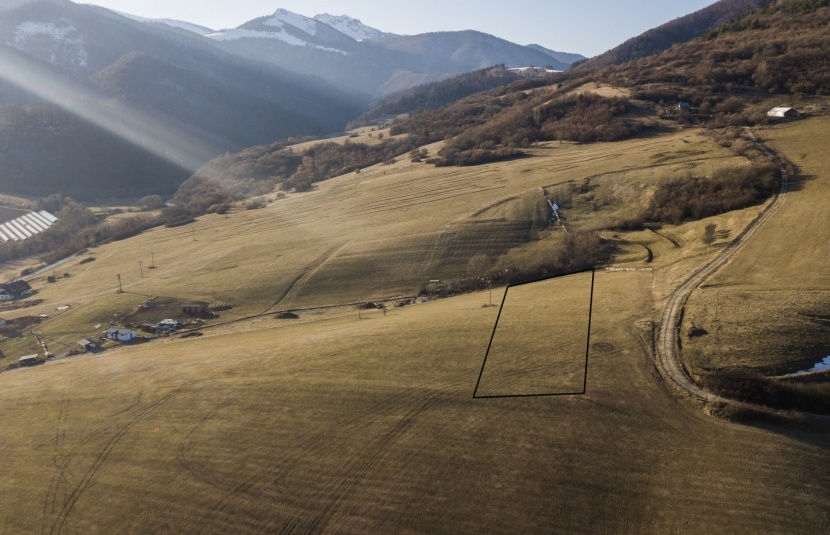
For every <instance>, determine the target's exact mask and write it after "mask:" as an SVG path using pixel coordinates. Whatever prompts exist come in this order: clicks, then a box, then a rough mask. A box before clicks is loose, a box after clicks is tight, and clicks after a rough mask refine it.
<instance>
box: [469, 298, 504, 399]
mask: <svg viewBox="0 0 830 535" xmlns="http://www.w3.org/2000/svg"><path fill="white" fill-rule="evenodd" d="M508 291H510V285H509V284H508V285H507V286H506V287H505V288H504V297H502V298H501V306H500V307H499V315H498V316H496V325H495V327H493V334H491V335H490V343H489V344H487V353H485V354H484V362H482V363H481V371H480V372H478V381H476V388H475V390H473V399H476V397H477V396H476V394H477V393H478V385H480V384H481V377H482V376H483V375H484V367H485V366H487V357H489V356H490V347H491V346H492V345H493V338H495V337H496V329H498V328H499V320H500V319H501V311H502V310H503V309H504V302H505V301H507V292H508Z"/></svg>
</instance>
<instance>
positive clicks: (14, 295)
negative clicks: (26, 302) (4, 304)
mask: <svg viewBox="0 0 830 535" xmlns="http://www.w3.org/2000/svg"><path fill="white" fill-rule="evenodd" d="M31 293H32V287H31V286H29V283H28V282H26V281H14V282H9V283H7V284H0V301H12V300H14V299H20V298H21V297H26V296H28V295H30V294H31Z"/></svg>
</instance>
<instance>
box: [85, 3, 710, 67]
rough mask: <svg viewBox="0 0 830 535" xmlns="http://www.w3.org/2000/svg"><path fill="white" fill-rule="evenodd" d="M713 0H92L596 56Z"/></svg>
mask: <svg viewBox="0 0 830 535" xmlns="http://www.w3.org/2000/svg"><path fill="white" fill-rule="evenodd" d="M714 2H715V0H406V1H398V0H336V1H335V0H97V1H92V2H79V3H91V4H97V5H100V6H104V7H106V8H109V9H114V10H117V11H123V12H126V13H131V14H133V15H139V16H143V17H148V18H172V19H178V20H184V21H187V22H192V23H195V24H199V25H202V26H207V27H209V28H213V29H217V30H218V29H225V28H234V27H236V26H239V25H240V24H242V23H244V22H247V21H249V20H251V19H254V18H256V17H261V16H264V15H270V14H271V13H273V12H274V11H276V10H277V9H278V8H285V9H288V10H290V11H293V12H295V13H299V14H301V15H306V16H308V17H313V16H314V15H316V14H318V13H330V14H332V15H343V14H345V15H349V16H350V17H354V18H357V19H360V20H361V21H362V22H363V23H364V24H368V25H369V26H372V27H375V28H377V29H379V30H383V31H387V32H393V33H398V34H409V35H411V34H417V33H425V32H430V31H442V30H467V29H471V30H479V31H482V32H486V33H489V34H493V35H496V36H498V37H501V38H504V39H507V40H509V41H513V42H515V43H519V44H523V45H526V44H530V43H536V44H540V45H542V46H545V47H548V48H552V49H554V50H559V51H562V52H578V53H580V54H584V55H586V56H595V55H597V54H600V53H602V52H604V51H606V50H608V49H609V48H613V47H614V46H616V45H618V44H620V43H622V42H623V41H625V40H626V39H628V38H630V37H634V36H635V35H639V34H640V33H642V32H644V31H646V30H648V29H650V28H653V27H655V26H658V25H660V24H662V23H664V22H668V21H670V20H672V19H674V18H677V17H680V16H682V15H686V14H688V13H692V12H694V11H697V10H698V9H701V8H703V7H705V6H707V5H710V4H713V3H714Z"/></svg>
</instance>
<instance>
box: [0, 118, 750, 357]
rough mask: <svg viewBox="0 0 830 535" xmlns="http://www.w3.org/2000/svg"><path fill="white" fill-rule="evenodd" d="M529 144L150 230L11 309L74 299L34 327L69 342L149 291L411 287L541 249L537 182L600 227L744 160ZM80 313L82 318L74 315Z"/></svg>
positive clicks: (341, 297)
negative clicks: (569, 196)
mask: <svg viewBox="0 0 830 535" xmlns="http://www.w3.org/2000/svg"><path fill="white" fill-rule="evenodd" d="M533 153H534V156H533V157H532V158H526V159H522V160H517V161H513V162H505V163H500V164H494V165H487V166H480V167H474V168H435V167H433V166H429V165H427V164H423V163H411V162H409V161H401V162H398V163H396V164H395V165H392V166H388V165H378V166H375V167H373V168H370V169H367V170H364V171H363V172H362V173H361V174H350V175H346V176H343V177H339V178H335V179H332V180H329V181H326V182H323V183H321V184H320V185H319V187H318V189H317V190H316V191H313V192H310V193H304V194H292V195H290V196H289V197H288V198H285V199H280V200H275V201H274V202H272V203H270V204H268V205H267V207H266V208H264V209H261V210H240V211H235V212H232V213H231V214H228V215H226V216H224V215H209V216H204V217H202V218H200V220H199V221H198V222H197V223H194V224H191V225H188V226H186V227H178V228H174V229H167V228H156V229H152V230H150V231H148V232H145V233H143V234H142V235H140V236H137V237H135V238H132V239H130V240H127V241H124V242H117V243H114V244H110V245H105V246H102V247H98V248H96V249H93V250H92V251H91V252H90V254H88V255H83V256H81V257H78V258H77V259H76V260H74V261H72V262H70V263H68V264H65V265H62V266H60V267H58V268H56V270H55V272H54V273H45V274H44V275H43V276H42V277H39V278H36V279H35V280H34V281H33V282H32V283H33V285H34V287H35V289H36V290H37V292H38V293H37V295H36V296H35V297H36V299H37V300H38V301H42V302H40V303H39V304H38V305H37V306H32V307H28V308H24V309H18V310H14V311H9V312H8V313H4V314H6V315H7V316H8V317H10V318H14V317H16V316H22V315H27V316H37V315H40V314H48V315H50V316H53V315H55V313H56V310H55V309H56V308H57V307H62V306H65V305H70V306H71V308H70V309H69V310H68V311H67V312H65V313H62V314H63V315H64V316H65V318H63V319H62V321H61V322H58V321H57V320H52V319H51V318H50V319H49V320H47V321H46V322H44V323H43V324H41V325H40V326H39V327H38V331H37V332H38V333H40V334H42V335H43V336H45V337H48V338H50V339H52V340H54V341H55V342H56V343H57V344H59V346H60V347H67V346H72V345H74V344H75V343H76V342H77V340H78V339H80V338H81V337H83V336H87V335H89V334H90V331H89V328H88V327H89V325H90V324H91V325H98V324H101V323H106V322H107V321H109V319H110V318H113V317H116V318H117V317H122V316H124V315H126V314H129V313H130V311H131V310H132V308H133V307H135V306H136V304H137V303H138V302H140V301H141V300H143V299H146V298H149V297H153V296H162V297H167V298H171V299H179V300H181V301H182V302H190V301H204V302H207V303H211V304H217V303H219V304H230V305H233V307H234V308H233V309H232V310H228V311H226V312H223V313H221V315H222V320H229V319H234V318H240V317H247V316H249V315H253V314H264V313H268V312H274V311H277V310H286V309H293V308H308V307H317V306H321V305H331V304H338V303H355V302H360V301H367V300H377V299H381V298H386V297H391V296H405V295H408V296H411V295H414V294H415V293H416V292H417V291H418V290H419V288H421V286H422V285H423V284H425V283H427V282H428V281H430V280H434V279H451V278H455V277H459V276H464V275H466V274H467V269H468V261H469V259H470V256H472V255H473V254H475V253H478V252H481V253H485V254H487V255H488V257H489V258H490V259H491V260H492V261H495V259H497V258H498V257H499V256H500V255H502V254H504V253H505V252H507V251H508V250H509V249H511V248H516V247H521V246H523V245H526V246H529V247H531V248H533V247H535V248H536V249H538V248H539V247H540V244H539V243H530V242H528V240H530V239H532V237H533V234H534V231H533V222H532V217H531V216H530V215H528V209H529V208H528V207H529V206H530V207H532V206H533V205H534V204H538V203H539V202H544V201H543V198H542V196H541V193H540V189H539V188H540V187H542V186H545V187H547V186H556V185H558V184H564V185H568V184H578V185H583V186H584V187H583V188H582V190H581V191H584V193H581V194H578V195H576V196H575V197H574V203H573V204H574V208H573V209H572V210H570V211H568V210H564V211H563V215H565V216H566V217H568V218H569V225H570V226H571V227H573V228H585V229H600V228H604V226H606V225H608V224H609V222H612V220H614V218H617V217H618V213H619V214H624V213H625V212H626V207H625V206H626V204H627V203H637V206H640V205H642V204H643V203H647V199H648V195H649V191H650V189H653V187H654V184H656V183H657V181H659V180H661V179H662V178H665V177H666V176H673V175H674V174H677V173H682V172H687V171H689V170H699V171H700V172H706V171H707V170H712V169H714V168H717V167H718V166H724V165H738V164H740V163H741V162H743V159H742V158H739V157H737V156H734V155H733V154H731V153H730V152H728V151H726V150H725V149H722V148H720V147H718V146H717V145H715V144H714V143H712V142H711V140H709V139H707V138H704V137H702V136H700V135H699V134H697V133H695V132H691V131H683V132H677V133H671V134H667V135H665V136H650V137H645V138H641V139H633V140H630V141H625V142H621V143H607V144H591V145H574V144H563V145H561V146H560V145H559V144H558V143H550V144H543V145H541V146H540V147H538V148H536V149H534V150H533ZM655 156H656V157H655ZM668 156H671V157H670V158H669V161H665V158H667V157H668ZM658 160H659V161H658ZM586 178H587V181H588V183H587V185H586V184H585V183H586ZM594 205H596V209H595V207H594ZM600 207H601V208H602V209H599V208H600ZM555 238H556V237H555V236H553V242H552V243H554V244H555V242H556V239H555ZM632 239H633V238H632ZM541 246H542V247H544V244H542V245H541ZM531 253H532V254H534V255H535V254H538V252H537V251H531ZM91 258H95V260H94V261H92V262H90V261H89V259H91ZM84 261H86V262H87V263H84V264H82V263H81V262H84ZM140 262H141V264H139V263H140ZM151 265H154V266H155V269H149V267H150V266H151ZM142 272H143V273H142ZM63 273H69V274H70V277H69V278H59V280H58V282H57V283H53V284H49V283H47V282H46V277H47V276H48V275H49V274H54V275H58V276H61V275H63ZM118 275H120V276H121V284H122V287H123V289H124V291H125V292H126V294H125V295H121V296H120V297H119V298H117V299H114V300H113V299H106V300H102V299H100V298H101V297H103V296H111V295H112V294H114V292H115V291H116V290H117V289H118ZM142 275H143V276H142ZM346 281H348V282H346ZM76 314H79V315H80V316H79V317H78V320H77V321H75V320H73V317H74V316H75V315H76ZM88 318H89V319H91V320H92V321H91V322H90V321H87V319H88ZM158 319H162V318H158ZM53 321H55V323H56V324H55V325H54V326H53ZM73 323H74V325H75V326H76V328H75V329H71V328H66V327H67V326H68V325H72V324H73ZM36 349H37V347H36V345H35V341H34V338H33V337H31V336H29V337H21V338H17V339H15V340H13V341H11V342H6V343H2V344H0V350H2V352H3V354H5V355H7V356H12V357H13V356H15V355H18V356H19V355H24V354H29V353H31V352H32V351H33V350H36Z"/></svg>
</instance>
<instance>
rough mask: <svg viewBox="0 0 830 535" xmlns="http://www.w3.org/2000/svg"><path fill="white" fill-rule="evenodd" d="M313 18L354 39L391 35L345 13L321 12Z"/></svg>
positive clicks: (378, 37) (361, 39) (369, 38)
mask: <svg viewBox="0 0 830 535" xmlns="http://www.w3.org/2000/svg"><path fill="white" fill-rule="evenodd" d="M314 20H316V21H319V22H322V23H323V24H326V25H328V26H331V27H332V28H334V29H335V30H337V31H338V32H340V33H342V34H345V35H348V36H349V37H351V38H352V39H354V40H355V41H374V40H375V39H380V38H382V37H391V36H392V34H389V33H384V32H382V31H380V30H377V29H375V28H372V27H371V26H366V25H365V24H363V23H362V22H360V21H359V20H358V19H353V18H351V17H349V16H347V15H340V16H335V15H329V14H328V13H322V14H320V15H316V16H315V17H314Z"/></svg>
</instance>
